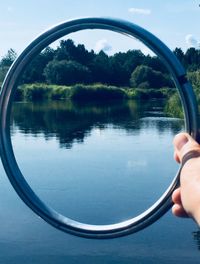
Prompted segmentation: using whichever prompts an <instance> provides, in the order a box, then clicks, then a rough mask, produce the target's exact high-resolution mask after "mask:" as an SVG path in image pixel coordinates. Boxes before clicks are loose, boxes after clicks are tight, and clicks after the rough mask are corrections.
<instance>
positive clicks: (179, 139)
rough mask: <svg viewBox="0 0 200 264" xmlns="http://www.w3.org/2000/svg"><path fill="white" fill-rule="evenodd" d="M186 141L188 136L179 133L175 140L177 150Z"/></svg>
mask: <svg viewBox="0 0 200 264" xmlns="http://www.w3.org/2000/svg"><path fill="white" fill-rule="evenodd" d="M187 142H188V138H187V137H186V136H185V135H180V136H179V138H178V140H177V142H176V148H177V149H178V150H181V149H182V147H183V146H184V145H185V144H186V143H187Z"/></svg>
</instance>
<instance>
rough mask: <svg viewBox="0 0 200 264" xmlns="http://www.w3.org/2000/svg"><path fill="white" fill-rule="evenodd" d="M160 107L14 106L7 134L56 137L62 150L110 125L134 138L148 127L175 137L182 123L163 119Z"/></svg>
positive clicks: (130, 103) (145, 104)
mask: <svg viewBox="0 0 200 264" xmlns="http://www.w3.org/2000/svg"><path fill="white" fill-rule="evenodd" d="M163 104H164V102H162V101H160V100H157V101H148V102H147V101H146V102H142V101H139V102H136V101H133V100H130V101H124V102H123V103H121V102H120V103H119V102H116V101H113V102H110V103H98V104H97V103H96V104H94V103H93V104H92V103H90V104H77V103H76V104H75V103H73V102H71V101H53V102H40V103H30V102H29V103H15V104H14V106H13V113H14V120H13V119H12V121H13V123H12V124H13V125H12V127H11V133H12V132H14V129H16V127H18V128H19V129H20V131H21V132H23V133H24V134H32V135H35V136H37V135H38V134H41V133H42V134H43V135H44V137H45V139H46V140H48V139H49V138H50V137H56V138H57V140H58V141H59V143H60V146H61V147H64V148H71V147H72V144H73V142H79V143H81V142H83V141H84V138H85V137H86V136H87V135H89V134H90V133H91V130H92V129H93V128H98V129H100V130H101V129H105V128H106V127H107V126H110V125H112V126H113V127H114V128H119V129H124V130H126V131H127V132H128V133H131V134H138V133H139V132H140V130H141V129H148V127H151V126H155V128H156V129H157V130H158V131H159V133H161V134H162V133H163V132H164V131H166V129H167V130H169V131H171V132H172V133H173V134H175V133H177V132H178V131H180V129H181V127H182V121H181V120H175V119H173V118H167V117H165V118H164V116H163V106H164V105H163ZM154 116H155V117H154ZM173 121H175V122H173ZM144 126H145V127H144Z"/></svg>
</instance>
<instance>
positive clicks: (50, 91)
mask: <svg viewBox="0 0 200 264" xmlns="http://www.w3.org/2000/svg"><path fill="white" fill-rule="evenodd" d="M173 91H174V89H170V88H162V89H145V88H143V89H141V88H129V87H122V88H120V87H117V86H110V85H104V84H92V85H84V84H76V85H73V86H62V85H52V84H44V83H34V84H23V85H21V86H19V87H18V89H17V91H16V97H15V99H16V100H18V101H19V100H26V101H39V100H60V99H72V100H74V101H108V100H116V99H117V100H123V99H150V98H167V97H169V96H170V94H171V93H173Z"/></svg>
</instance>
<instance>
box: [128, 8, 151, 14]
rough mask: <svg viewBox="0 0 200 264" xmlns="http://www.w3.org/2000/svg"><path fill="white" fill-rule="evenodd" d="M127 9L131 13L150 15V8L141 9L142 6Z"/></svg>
mask: <svg viewBox="0 0 200 264" xmlns="http://www.w3.org/2000/svg"><path fill="white" fill-rule="evenodd" d="M128 11H129V12H130V13H132V14H138V15H150V14H151V10H150V9H143V8H134V7H131V8H129V10H128Z"/></svg>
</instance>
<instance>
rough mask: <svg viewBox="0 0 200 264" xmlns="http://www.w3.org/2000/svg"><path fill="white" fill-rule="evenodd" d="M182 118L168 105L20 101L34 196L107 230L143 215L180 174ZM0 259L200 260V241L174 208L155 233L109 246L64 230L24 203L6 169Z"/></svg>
mask: <svg viewBox="0 0 200 264" xmlns="http://www.w3.org/2000/svg"><path fill="white" fill-rule="evenodd" d="M182 130H184V124H183V120H181V119H178V118H172V117H168V116H167V115H166V114H165V112H164V102H163V101H161V100H151V101H146V102H145V101H138V102H137V101H125V102H121V103H119V102H107V103H95V104H94V103H85V104H80V103H79V104H75V103H72V102H70V101H53V102H40V103H39V102H38V103H30V102H29V103H22V102H21V103H17V102H16V103H14V105H13V110H12V117H11V136H12V143H13V149H14V152H15V154H16V159H17V161H18V163H19V166H20V169H21V171H22V172H23V174H24V176H25V178H26V180H27V181H28V183H29V184H30V185H31V187H32V188H33V190H34V191H35V192H36V193H37V194H38V195H39V197H40V198H42V199H43V200H44V201H45V202H46V203H47V204H48V205H50V206H52V207H53V208H55V209H56V210H57V211H59V212H60V213H62V214H64V215H66V216H68V217H70V218H73V219H75V220H78V221H81V222H86V223H90V224H109V223H115V222H119V221H122V220H125V219H128V218H130V217H133V216H136V215H138V214H139V213H141V212H143V211H144V210H145V209H147V208H148V207H149V206H150V205H152V204H153V203H154V202H155V201H156V200H157V199H158V198H159V197H160V196H161V195H162V193H163V192H164V191H165V190H166V188H167V187H168V186H169V184H170V182H171V181H172V179H173V177H174V176H175V173H176V171H177V168H178V166H177V164H176V163H175V162H174V160H173V147H172V140H173V137H174V135H175V134H176V133H178V132H180V131H182ZM0 197H1V199H0V208H1V210H0V219H1V227H0V230H1V231H0V263H2V264H11V263H15V264H19V263H26V264H40V263H41V264H43V263H48V264H51V263H52V264H62V263H69V264H72V263H94V264H97V263H106V264H107V263H110V264H111V263H112V264H114V263H127V264H129V263H141V264H143V263H154V264H155V263H198V262H199V250H198V247H199V244H200V236H199V235H198V229H197V227H196V226H195V224H194V223H193V222H192V221H191V220H187V219H184V220H183V219H178V218H175V217H174V216H172V214H171V212H168V213H167V214H166V215H164V216H163V217H162V218H161V219H160V220H159V221H157V222H156V223H154V224H153V225H151V226H150V227H148V228H146V229H144V230H142V231H140V232H138V233H136V234H132V235H129V236H127V237H122V238H117V239H111V240H90V239H84V238H78V237H75V236H72V235H69V234H65V233H63V232H61V231H58V230H56V229H55V228H53V227H51V226H50V225H48V224H47V223H45V222H44V221H43V220H42V219H40V218H39V217H38V216H37V215H35V214H34V213H33V212H32V211H31V210H30V209H29V208H27V207H26V206H25V205H24V203H23V202H22V201H21V200H20V199H19V198H18V196H17V194H16V193H15V191H14V189H13V188H12V186H11V185H10V183H9V181H8V179H7V177H6V175H5V172H4V170H3V167H2V165H1V166H0Z"/></svg>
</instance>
